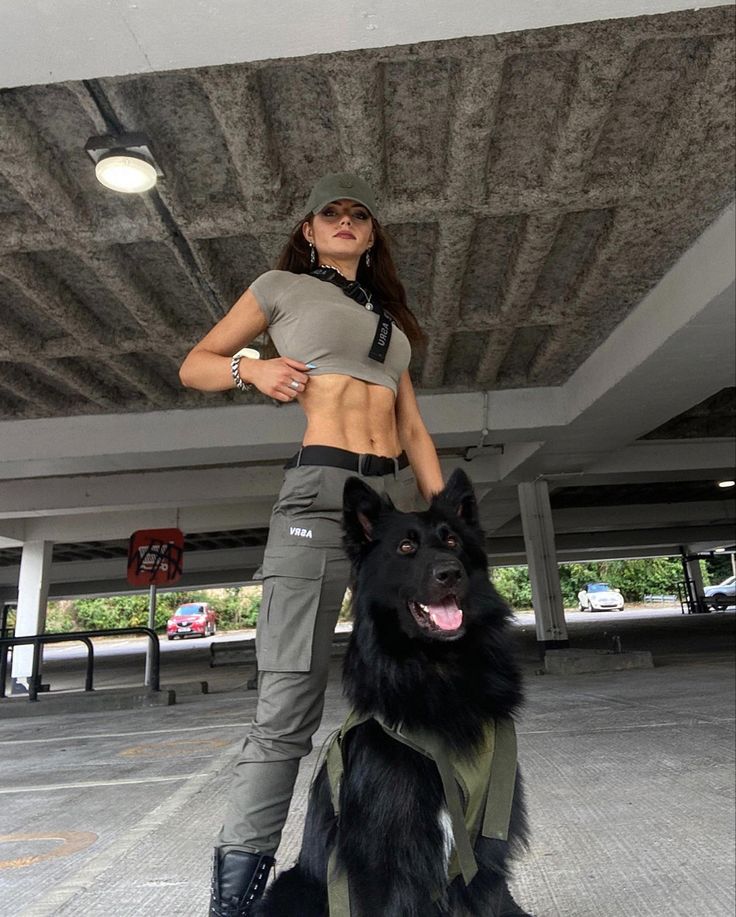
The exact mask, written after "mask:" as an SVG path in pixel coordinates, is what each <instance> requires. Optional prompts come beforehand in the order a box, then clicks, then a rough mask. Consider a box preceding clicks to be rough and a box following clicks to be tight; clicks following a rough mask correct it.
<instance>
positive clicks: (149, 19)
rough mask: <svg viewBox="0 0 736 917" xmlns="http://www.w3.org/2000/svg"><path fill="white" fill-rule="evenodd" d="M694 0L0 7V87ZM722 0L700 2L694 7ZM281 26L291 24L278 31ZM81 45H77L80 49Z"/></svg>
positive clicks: (624, 13)
mask: <svg viewBox="0 0 736 917" xmlns="http://www.w3.org/2000/svg"><path fill="white" fill-rule="evenodd" d="M692 5H693V4H692V0H605V2H599V3H596V4H595V8H594V10H592V7H591V4H590V2H589V0H516V2H515V3H508V2H507V0H473V2H468V3H462V4H457V3H449V2H447V0H405V2H402V3H399V4H396V3H393V2H391V0H374V2H372V3H371V4H370V5H369V6H366V5H365V4H361V3H354V2H353V3H348V4H346V3H344V2H341V0H323V2H322V3H320V4H319V5H318V6H316V7H314V8H310V9H309V10H307V9H305V7H304V4H303V3H302V2H300V0H283V2H281V3H279V4H275V5H274V4H259V5H254V4H253V3H243V2H241V0H210V2H207V3H204V4H203V3H202V2H201V0H138V2H137V3H135V4H131V3H128V2H125V0H110V2H107V3H99V2H98V0H76V2H75V4H74V7H73V13H72V14H70V11H69V8H68V5H65V4H62V5H58V4H53V3H45V4H40V5H39V4H25V3H16V2H13V0H3V2H2V17H3V25H4V28H3V31H2V33H0V86H23V85H28V84H32V83H49V82H59V81H62V80H77V79H89V78H91V77H98V76H115V75H119V74H126V73H148V72H151V71H156V70H176V69H180V68H184V67H199V66H205V65H207V64H227V63H235V62H238V61H253V60H266V59H268V58H278V57H300V56H303V55H307V54H323V53H329V52H332V51H342V50H352V49H356V48H381V47H386V46H388V45H399V44H409V43H416V42H424V41H437V40H442V39H447V38H459V37H462V36H467V35H491V34H496V33H500V32H513V31H521V30H525V29H535V28H545V27H547V26H554V25H562V24H564V23H573V22H589V21H591V20H592V19H616V18H621V17H628V16H644V15H654V14H656V13H664V12H669V11H672V10H685V9H691V8H692ZM721 5H723V2H722V0H699V2H698V6H699V7H709V6H721ZM285 23H288V24H290V26H291V27H286V28H285ZM82 41H83V44H82Z"/></svg>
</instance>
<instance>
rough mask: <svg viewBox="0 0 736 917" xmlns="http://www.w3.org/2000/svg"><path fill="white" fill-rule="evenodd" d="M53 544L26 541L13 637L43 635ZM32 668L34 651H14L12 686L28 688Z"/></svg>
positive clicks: (30, 647) (22, 647) (17, 647)
mask: <svg viewBox="0 0 736 917" xmlns="http://www.w3.org/2000/svg"><path fill="white" fill-rule="evenodd" d="M53 547H54V544H53V542H52V541H27V542H26V543H25V544H24V545H23V554H22V556H21V560H20V576H19V578H18V609H17V612H16V616H15V636H16V637H26V636H29V635H32V634H42V633H43V631H44V628H45V626H46V601H47V599H48V594H49V574H50V572H51V551H52V549H53ZM32 665H33V647H32V646H16V647H15V649H14V650H13V669H12V677H13V685H16V684H18V683H20V685H23V686H25V687H27V685H28V678H29V676H30V674H31V669H32Z"/></svg>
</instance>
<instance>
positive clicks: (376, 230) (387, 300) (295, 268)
mask: <svg viewBox="0 0 736 917" xmlns="http://www.w3.org/2000/svg"><path fill="white" fill-rule="evenodd" d="M372 220H373V246H372V248H371V263H370V266H368V265H366V263H365V258H361V259H360V262H359V263H358V273H357V277H356V279H357V281H358V283H362V284H363V286H365V287H368V289H369V290H370V291H371V292H372V293H373V294H374V296H375V297H376V299H377V300H378V302H379V303H380V304H381V305H382V306H383V307H384V308H385V309H386V311H387V312H389V313H390V314H391V317H392V318H393V319H394V321H395V322H396V324H397V325H398V326H399V328H401V330H402V331H403V332H404V334H405V335H406V336H407V337H408V338H409V341H410V342H411V344H412V346H414V347H417V346H419V347H421V346H423V345H424V343H425V340H426V336H425V334H424V332H423V331H422V329H421V327H420V325H419V322H418V321H417V320H416V317H415V316H414V313H413V312H412V311H411V309H410V308H409V306H408V305H407V302H406V290H405V289H404V285H403V283H402V282H401V281H400V280H399V275H398V273H397V272H396V265H395V264H394V261H393V258H392V257H391V250H390V248H389V242H388V238H387V235H386V232H385V231H384V229H383V227H382V226H381V225H380V223H378V221H377V220H376V218H375V217H372ZM311 222H312V214H311V213H310V214H309V215H308V216H306V217H304V219H303V220H299V222H298V223H297V224H296V226H295V227H294V229H293V231H292V233H291V235H290V236H289V239H288V241H287V243H286V245H285V246H284V248H283V250H282V252H281V254H280V255H279V258H278V261H277V262H276V270H277V271H291V273H292V274H308V273H309V272H310V271H311V270H312V265H310V263H309V243H308V242H307V240H306V239H305V238H304V233H303V231H302V226H303V225H304V224H305V223H310V224H311Z"/></svg>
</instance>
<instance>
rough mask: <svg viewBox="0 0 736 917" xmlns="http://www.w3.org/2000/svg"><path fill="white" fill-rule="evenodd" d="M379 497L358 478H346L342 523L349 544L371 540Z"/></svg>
mask: <svg viewBox="0 0 736 917" xmlns="http://www.w3.org/2000/svg"><path fill="white" fill-rule="evenodd" d="M382 509H383V504H382V503H381V498H380V497H379V496H378V494H377V493H376V492H375V490H373V488H372V487H369V486H368V485H367V484H366V483H365V482H364V481H361V479H360V478H348V479H347V481H346V482H345V489H344V490H343V493H342V524H343V529H344V530H345V537H346V540H347V542H348V543H349V544H353V545H356V546H359V545H362V544H365V543H366V542H368V541H372V540H373V527H374V526H375V524H376V522H377V521H378V517H379V516H380V515H381V510H382Z"/></svg>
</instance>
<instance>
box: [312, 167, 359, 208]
mask: <svg viewBox="0 0 736 917" xmlns="http://www.w3.org/2000/svg"><path fill="white" fill-rule="evenodd" d="M343 198H345V199H346V200H351V201H357V203H359V204H362V205H363V206H364V207H367V208H368V210H370V212H371V216H375V215H376V199H375V198H374V197H373V192H372V191H371V188H370V185H369V184H368V182H366V181H364V180H363V179H362V178H361V177H360V175H352V174H351V173H350V172H331V173H330V174H329V175H323V176H322V178H320V180H319V181H318V182H317V184H316V185H315V186H314V188H312V193H311V194H310V195H309V200H308V201H307V210H309V211H310V212H311V213H319V212H320V210H321V209H322V208H323V207H324V206H325V205H326V204H329V203H330V202H331V201H339V200H342V199H343Z"/></svg>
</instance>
